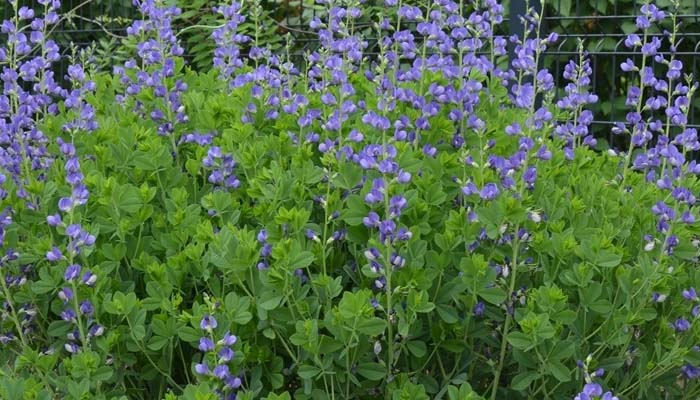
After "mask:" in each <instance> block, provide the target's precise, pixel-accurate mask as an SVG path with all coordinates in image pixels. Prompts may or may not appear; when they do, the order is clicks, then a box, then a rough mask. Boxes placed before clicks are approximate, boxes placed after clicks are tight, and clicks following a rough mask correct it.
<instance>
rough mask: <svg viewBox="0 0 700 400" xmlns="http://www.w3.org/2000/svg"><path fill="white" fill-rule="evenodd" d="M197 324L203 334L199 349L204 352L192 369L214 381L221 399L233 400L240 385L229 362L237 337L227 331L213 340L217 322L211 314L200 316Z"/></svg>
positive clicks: (232, 356)
mask: <svg viewBox="0 0 700 400" xmlns="http://www.w3.org/2000/svg"><path fill="white" fill-rule="evenodd" d="M199 326H200V328H201V330H202V334H203V336H202V337H201V338H200V339H199V350H200V351H201V352H202V353H204V354H203V359H202V362H200V363H197V364H195V365H194V371H195V372H196V373H197V374H198V375H200V376H202V377H204V378H207V379H209V380H211V381H213V382H215V385H216V386H215V387H216V388H217V389H216V392H217V394H218V395H219V397H220V398H221V399H223V400H234V399H235V398H236V389H238V388H239V387H240V386H241V378H240V377H238V376H235V375H234V374H233V373H232V372H231V370H230V367H229V363H230V362H231V361H232V360H233V358H234V356H235V352H234V351H233V349H232V346H233V345H234V344H236V342H237V341H238V338H237V337H236V336H234V335H232V334H231V333H230V332H228V331H227V332H225V333H224V334H223V336H221V338H220V339H218V340H216V341H215V336H214V332H215V331H216V328H217V326H218V322H217V320H216V318H215V317H214V316H213V315H211V314H205V315H204V316H202V319H201V321H200V324H199Z"/></svg>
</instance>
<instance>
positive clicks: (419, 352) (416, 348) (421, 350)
mask: <svg viewBox="0 0 700 400" xmlns="http://www.w3.org/2000/svg"><path fill="white" fill-rule="evenodd" d="M406 347H407V348H408V351H410V352H411V354H413V355H414V356H416V357H418V358H420V357H423V356H424V355H425V354H426V353H427V351H428V349H427V346H426V345H425V342H422V341H420V340H411V341H409V342H407V343H406Z"/></svg>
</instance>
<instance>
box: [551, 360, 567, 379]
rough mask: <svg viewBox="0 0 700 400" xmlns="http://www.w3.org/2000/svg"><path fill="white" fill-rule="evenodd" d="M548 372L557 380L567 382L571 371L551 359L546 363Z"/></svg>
mask: <svg viewBox="0 0 700 400" xmlns="http://www.w3.org/2000/svg"><path fill="white" fill-rule="evenodd" d="M547 368H548V370H549V372H550V373H551V374H552V376H554V377H555V378H556V379H557V380H558V381H559V382H568V381H570V380H571V371H569V369H568V368H566V366H565V365H564V364H562V363H561V362H559V361H551V360H550V362H549V363H548V364H547Z"/></svg>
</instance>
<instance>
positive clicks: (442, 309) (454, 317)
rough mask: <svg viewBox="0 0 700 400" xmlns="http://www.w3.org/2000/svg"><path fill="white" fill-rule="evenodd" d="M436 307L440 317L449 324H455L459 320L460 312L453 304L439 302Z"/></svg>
mask: <svg viewBox="0 0 700 400" xmlns="http://www.w3.org/2000/svg"><path fill="white" fill-rule="evenodd" d="M435 309H436V310H437V313H438V315H439V316H440V319H442V320H443V321H445V322H447V323H448V324H454V323H456V322H457V321H459V314H457V310H455V308H454V307H453V306H447V305H444V304H438V305H437V307H435Z"/></svg>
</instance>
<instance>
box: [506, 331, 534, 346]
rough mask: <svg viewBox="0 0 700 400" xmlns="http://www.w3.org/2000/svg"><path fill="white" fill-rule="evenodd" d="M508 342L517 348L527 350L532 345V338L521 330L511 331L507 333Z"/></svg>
mask: <svg viewBox="0 0 700 400" xmlns="http://www.w3.org/2000/svg"><path fill="white" fill-rule="evenodd" d="M508 343H510V344H511V346H513V347H515V348H516V349H518V350H529V349H530V348H532V347H533V346H534V343H533V342H532V338H530V336H528V335H526V334H524V333H522V332H511V333H509V334H508Z"/></svg>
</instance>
